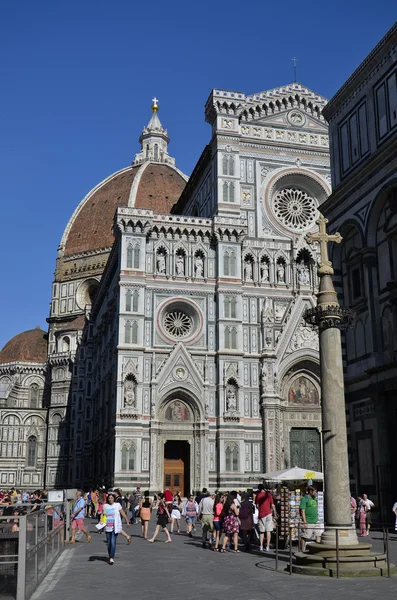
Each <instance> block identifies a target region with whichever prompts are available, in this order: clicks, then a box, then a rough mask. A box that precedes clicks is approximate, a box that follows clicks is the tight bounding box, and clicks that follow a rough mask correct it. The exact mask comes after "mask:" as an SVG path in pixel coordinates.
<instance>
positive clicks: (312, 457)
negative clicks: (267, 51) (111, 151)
mask: <svg viewBox="0 0 397 600" xmlns="http://www.w3.org/2000/svg"><path fill="white" fill-rule="evenodd" d="M325 104H326V100H325V99H324V98H323V97H321V96H319V95H318V94H317V93H315V92H313V91H311V90H310V89H308V88H306V87H305V86H302V85H301V84H299V83H293V84H290V85H286V86H284V87H280V88H276V89H272V90H267V91H264V92H260V93H258V94H253V95H250V96H247V95H245V94H243V93H239V92H233V91H224V90H213V91H212V92H211V94H210V96H209V98H208V100H207V103H206V107H205V114H206V120H207V122H208V123H209V125H210V127H211V133H212V135H211V140H210V142H209V144H208V145H207V146H206V147H205V148H204V150H203V152H202V155H201V156H200V159H199V160H198V162H197V165H196V166H195V168H194V170H193V173H192V175H191V176H190V178H188V177H187V176H186V175H184V174H183V173H182V172H181V171H180V170H179V169H178V168H177V167H176V163H175V159H174V158H172V157H171V156H170V154H169V152H168V143H169V138H168V134H167V131H166V130H165V129H164V128H163V126H162V124H161V122H160V119H159V115H158V109H159V105H158V103H157V101H156V100H154V102H153V106H152V117H151V119H150V122H149V124H148V125H147V127H145V128H144V129H143V131H142V134H141V137H140V140H139V141H140V144H141V151H140V152H139V153H138V154H136V156H135V160H134V161H133V163H132V165H131V166H129V167H126V168H124V169H121V170H120V171H118V172H117V173H115V174H113V175H111V176H110V177H108V178H107V179H105V180H103V181H102V182H101V183H99V184H98V185H97V186H96V187H95V188H94V189H93V190H91V191H90V192H89V193H88V194H87V196H86V197H85V198H84V199H83V200H82V201H81V202H80V204H79V205H78V207H77V208H76V210H75V212H74V213H73V215H72V217H71V219H70V221H69V223H68V224H67V226H66V229H65V232H64V234H63V237H62V240H61V243H60V246H59V249H58V256H57V263H56V271H55V278H54V282H53V288H52V302H51V311H50V315H49V318H48V323H49V330H48V334H46V333H45V332H43V331H40V329H36V330H32V331H30V332H25V333H22V334H20V335H19V336H16V337H15V338H13V339H12V340H10V342H8V344H6V346H5V347H4V348H3V350H2V351H1V352H0V419H1V420H0V431H1V458H0V461H1V462H0V465H1V481H0V484H1V485H2V486H10V485H18V486H19V487H28V488H31V487H34V486H46V487H60V486H63V487H71V486H75V485H79V486H84V487H88V486H90V485H93V484H102V483H103V484H105V485H116V484H117V485H120V486H121V487H122V488H123V489H125V490H129V489H132V488H133V487H135V486H136V485H141V486H143V487H145V488H150V489H151V490H155V489H162V488H163V487H164V486H165V485H167V486H169V487H170V488H171V489H175V490H181V491H182V492H183V493H187V491H188V490H189V489H198V488H200V487H202V486H207V487H210V488H211V489H214V488H215V487H221V488H227V489H230V488H233V487H238V488H250V487H252V486H253V485H254V484H255V482H257V481H258V479H259V478H260V476H261V474H263V473H264V472H266V471H271V470H276V469H281V468H284V467H286V466H290V465H299V466H302V467H306V468H308V469H316V470H319V469H320V468H321V443H320V432H321V413H320V402H321V398H320V385H319V356H318V337H317V333H316V332H315V331H313V330H312V329H310V328H308V327H306V326H305V323H304V320H303V317H302V315H303V313H304V311H305V309H306V308H307V307H310V306H312V305H313V303H314V299H315V292H316V287H317V276H316V263H317V249H316V248H315V247H314V248H313V247H309V246H308V245H307V244H306V242H305V235H306V233H308V232H309V231H313V230H315V229H316V224H315V221H316V218H317V215H318V208H319V206H320V205H321V204H322V203H323V202H324V201H325V199H326V198H327V197H328V195H329V194H330V192H331V189H330V165H329V148H328V130H327V125H326V123H325V121H324V118H323V116H322V109H323V107H324V105H325Z"/></svg>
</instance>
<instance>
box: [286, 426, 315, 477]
mask: <svg viewBox="0 0 397 600" xmlns="http://www.w3.org/2000/svg"><path fill="white" fill-rule="evenodd" d="M290 459H291V467H301V468H303V469H307V470H308V471H321V470H322V467H321V444H320V433H319V432H318V431H317V429H313V428H310V429H309V428H308V429H304V428H300V427H299V428H295V429H291V433H290Z"/></svg>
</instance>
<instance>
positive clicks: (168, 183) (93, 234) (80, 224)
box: [60, 161, 187, 255]
mask: <svg viewBox="0 0 397 600" xmlns="http://www.w3.org/2000/svg"><path fill="white" fill-rule="evenodd" d="M186 182H187V177H186V176H184V175H183V173H181V171H179V169H177V168H176V167H174V166H171V165H167V164H164V163H156V162H151V161H147V162H144V163H143V164H139V165H132V166H130V167H127V168H125V169H122V170H121V171H118V172H117V173H114V174H113V175H111V176H110V177H108V178H107V179H105V180H104V181H102V182H101V183H100V184H99V185H97V186H96V187H95V188H94V189H93V190H91V192H90V193H89V194H87V196H86V197H85V198H84V199H83V200H82V202H81V203H80V204H79V206H78V207H77V209H76V210H75V212H74V214H73V216H72V218H71V219H70V221H69V223H68V225H67V227H66V229H65V232H64V235H63V238H62V241H61V245H60V251H61V252H62V253H63V255H71V254H80V253H82V252H88V251H90V250H100V249H102V248H110V247H111V246H112V245H113V242H114V237H113V232H112V229H113V219H114V214H115V212H116V209H117V207H119V206H131V207H135V208H145V209H148V210H152V211H153V212H154V213H158V214H168V213H169V212H170V210H171V208H172V206H173V205H174V204H175V203H176V202H177V200H178V199H179V197H180V195H181V193H182V191H183V189H184V187H185V185H186Z"/></svg>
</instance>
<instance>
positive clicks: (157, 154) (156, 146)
mask: <svg viewBox="0 0 397 600" xmlns="http://www.w3.org/2000/svg"><path fill="white" fill-rule="evenodd" d="M158 159H159V146H158V144H155V145H154V160H158Z"/></svg>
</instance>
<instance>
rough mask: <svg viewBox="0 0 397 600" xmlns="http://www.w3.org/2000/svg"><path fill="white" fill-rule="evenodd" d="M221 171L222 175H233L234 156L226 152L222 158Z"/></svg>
mask: <svg viewBox="0 0 397 600" xmlns="http://www.w3.org/2000/svg"><path fill="white" fill-rule="evenodd" d="M222 173H223V175H234V156H233V155H230V156H228V155H227V154H224V155H223V158H222Z"/></svg>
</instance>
